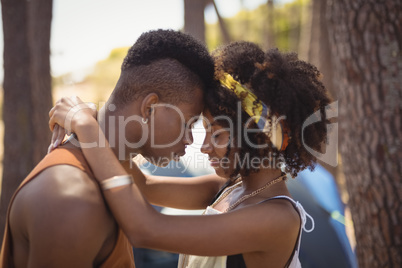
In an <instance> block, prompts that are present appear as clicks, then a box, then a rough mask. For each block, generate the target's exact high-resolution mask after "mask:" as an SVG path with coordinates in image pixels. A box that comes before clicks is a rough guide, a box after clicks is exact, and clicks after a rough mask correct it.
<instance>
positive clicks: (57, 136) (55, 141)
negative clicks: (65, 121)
mask: <svg viewBox="0 0 402 268" xmlns="http://www.w3.org/2000/svg"><path fill="white" fill-rule="evenodd" d="M65 136H66V130H65V129H64V128H62V127H61V126H59V125H58V124H56V125H55V126H54V128H53V134H52V139H51V141H50V145H49V147H48V149H47V153H50V152H51V151H52V150H54V149H56V148H57V146H59V145H60V144H61V143H62V141H63V140H64V137H65Z"/></svg>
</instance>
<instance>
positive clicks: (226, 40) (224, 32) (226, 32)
mask: <svg viewBox="0 0 402 268" xmlns="http://www.w3.org/2000/svg"><path fill="white" fill-rule="evenodd" d="M212 4H213V6H214V9H215V13H216V16H217V17H218V23H219V28H220V29H221V34H222V37H223V38H222V39H223V42H222V43H223V44H229V43H230V41H231V38H230V34H229V30H228V27H227V26H226V23H225V21H224V19H223V18H222V16H221V14H220V13H219V10H218V7H217V6H216V3H215V1H214V0H212Z"/></svg>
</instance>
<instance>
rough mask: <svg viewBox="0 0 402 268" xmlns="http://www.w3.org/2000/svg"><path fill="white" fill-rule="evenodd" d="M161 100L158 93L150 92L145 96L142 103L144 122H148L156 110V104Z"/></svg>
mask: <svg viewBox="0 0 402 268" xmlns="http://www.w3.org/2000/svg"><path fill="white" fill-rule="evenodd" d="M158 102H159V97H158V95H157V94H156V93H150V94H148V95H146V96H145V98H144V99H143V100H142V103H141V116H142V119H143V122H148V120H149V118H150V117H151V115H152V113H153V112H154V105H155V104H157V103H158Z"/></svg>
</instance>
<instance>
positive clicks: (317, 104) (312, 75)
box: [206, 41, 330, 177]
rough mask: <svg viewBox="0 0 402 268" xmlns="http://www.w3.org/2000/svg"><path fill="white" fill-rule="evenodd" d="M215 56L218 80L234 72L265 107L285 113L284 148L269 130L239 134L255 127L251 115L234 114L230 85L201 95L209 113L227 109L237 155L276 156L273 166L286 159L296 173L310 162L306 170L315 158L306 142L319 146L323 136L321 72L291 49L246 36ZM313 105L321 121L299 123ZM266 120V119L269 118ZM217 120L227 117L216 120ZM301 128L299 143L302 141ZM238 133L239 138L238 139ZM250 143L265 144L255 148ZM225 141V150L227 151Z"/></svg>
mask: <svg viewBox="0 0 402 268" xmlns="http://www.w3.org/2000/svg"><path fill="white" fill-rule="evenodd" d="M213 57H214V60H215V76H216V78H217V80H219V79H220V78H222V75H223V74H224V73H228V74H230V75H232V76H233V77H234V79H236V80H237V81H238V82H239V83H241V84H242V85H243V86H245V87H247V88H248V89H250V90H251V91H252V92H253V93H254V94H255V95H256V96H257V97H258V99H259V100H261V101H262V102H264V103H265V104H266V105H267V106H268V108H269V109H270V113H271V115H276V116H285V118H286V119H285V121H284V123H285V125H286V129H287V131H288V132H289V135H290V139H289V143H288V146H287V147H286V149H285V150H283V151H279V150H278V149H276V148H275V147H274V146H272V143H271V141H270V139H269V138H268V136H269V135H270V133H268V135H266V134H265V133H263V132H251V133H250V132H248V133H247V136H246V135H243V134H242V133H244V132H243V129H244V128H257V125H256V124H255V123H254V121H252V123H251V124H248V125H246V122H247V121H250V116H249V115H248V114H247V113H246V112H244V111H243V110H241V113H242V114H241V120H238V116H239V115H238V114H237V107H238V102H239V99H238V97H237V96H236V95H235V94H234V93H233V92H232V91H230V90H229V89H227V88H225V87H223V86H219V87H217V89H216V90H215V91H210V92H209V93H208V95H207V99H206V108H207V109H208V110H209V111H210V113H211V115H212V116H214V117H215V116H219V115H220V116H221V115H226V116H228V117H230V118H231V119H232V121H233V124H234V131H233V133H234V135H233V137H231V139H232V140H233V141H236V140H238V141H240V142H241V144H240V145H239V144H238V142H237V143H236V142H235V143H234V144H235V146H236V147H238V148H237V153H238V154H239V159H244V158H245V157H246V156H247V157H249V159H253V157H254V158H255V157H258V158H260V159H263V158H264V157H265V158H266V157H268V156H269V157H271V158H275V161H276V164H275V165H276V166H277V167H278V164H285V171H286V172H287V173H290V175H291V176H292V177H295V176H296V175H297V173H298V172H300V171H302V170H304V169H305V168H307V167H309V168H310V169H311V170H312V169H313V168H314V165H315V163H316V160H317V159H316V157H315V156H314V155H312V154H310V153H309V152H308V151H307V149H306V147H305V145H307V146H308V147H310V148H312V149H313V150H315V151H318V152H321V148H322V145H323V143H324V142H325V141H326V137H327V126H326V124H327V123H328V120H327V118H326V116H325V107H326V106H327V105H329V103H330V98H329V96H328V93H327V91H326V89H325V87H324V85H323V84H322V82H321V79H320V77H321V74H320V72H319V71H318V70H317V68H316V67H315V66H313V65H311V64H309V63H307V62H305V61H302V60H300V59H298V57H297V54H296V53H283V52H280V51H279V50H278V49H270V50H268V51H267V52H266V53H264V51H263V50H261V49H260V47H258V45H256V44H254V43H250V42H244V41H242V42H234V43H231V44H229V45H226V46H224V47H221V48H218V49H217V50H216V51H214V52H213ZM316 111H320V113H321V121H319V122H316V123H314V124H311V125H310V126H308V127H306V128H305V129H303V123H304V122H305V121H306V119H307V118H308V117H309V116H311V115H312V114H314V113H315V112H316ZM268 120H271V119H270V118H268ZM218 123H221V124H222V125H225V124H227V123H225V122H223V121H222V122H219V120H218ZM238 124H241V125H242V127H241V128H240V129H241V130H242V133H238V132H237V131H238ZM302 131H303V138H304V143H303V141H302ZM239 136H241V137H240V139H239ZM246 139H248V140H249V141H251V142H252V143H253V144H259V145H264V144H266V145H268V146H265V148H262V149H259V148H255V147H256V146H252V144H250V142H246ZM231 149H232V148H231V145H230V143H229V145H228V150H227V154H226V155H227V156H228V155H229V154H230V152H231ZM258 170H259V168H256V167H254V168H251V167H247V166H244V165H243V166H241V165H237V166H236V168H235V170H234V172H233V174H232V177H235V176H237V175H238V174H240V175H241V176H243V177H247V175H248V174H250V172H257V171H258Z"/></svg>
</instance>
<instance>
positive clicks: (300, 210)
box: [258, 195, 315, 233]
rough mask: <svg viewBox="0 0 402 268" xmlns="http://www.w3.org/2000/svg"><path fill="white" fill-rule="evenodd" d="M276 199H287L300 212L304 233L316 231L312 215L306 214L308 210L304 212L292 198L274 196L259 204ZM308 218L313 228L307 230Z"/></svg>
mask: <svg viewBox="0 0 402 268" xmlns="http://www.w3.org/2000/svg"><path fill="white" fill-rule="evenodd" d="M274 199H286V200H289V201H290V202H291V203H292V204H293V206H294V207H295V208H296V209H297V212H299V215H300V218H301V227H302V229H303V231H305V232H306V233H310V232H312V231H313V230H314V226H315V225H314V219H313V217H311V216H310V214H308V213H307V212H306V210H304V208H303V206H302V205H301V204H300V203H299V201H295V200H293V199H292V198H290V197H289V196H286V195H278V196H274V197H271V198H268V199H265V200H262V201H261V202H259V203H258V204H261V203H264V202H267V201H270V200H274ZM307 218H308V219H310V221H311V228H310V229H307V228H306V223H307Z"/></svg>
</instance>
